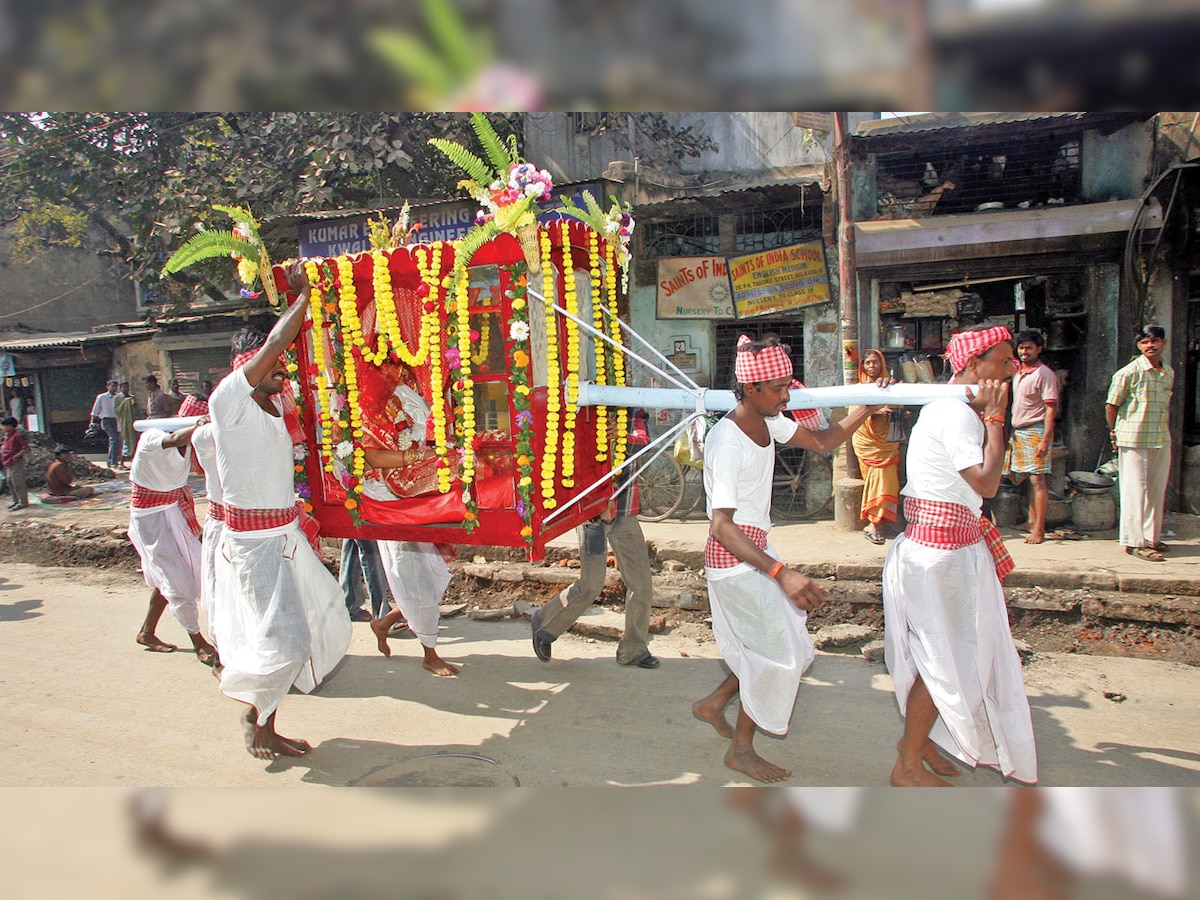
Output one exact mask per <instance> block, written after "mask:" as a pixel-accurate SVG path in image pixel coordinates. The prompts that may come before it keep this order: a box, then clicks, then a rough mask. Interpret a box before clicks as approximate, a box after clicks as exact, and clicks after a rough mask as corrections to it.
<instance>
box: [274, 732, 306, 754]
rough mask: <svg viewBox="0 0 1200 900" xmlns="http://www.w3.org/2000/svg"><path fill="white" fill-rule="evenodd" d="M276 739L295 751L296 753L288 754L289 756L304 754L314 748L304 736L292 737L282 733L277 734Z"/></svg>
mask: <svg viewBox="0 0 1200 900" xmlns="http://www.w3.org/2000/svg"><path fill="white" fill-rule="evenodd" d="M275 740H277V741H279V743H280V744H283V745H286V746H287V747H289V748H291V749H292V750H294V751H295V752H294V753H288V754H286V755H287V756H303V755H304V754H305V753H307V752H308V751H309V750H311V749H312V744H310V743H309V742H308V741H306V740H304V739H303V738H290V737H284V736H283V735H282V734H277V735H275Z"/></svg>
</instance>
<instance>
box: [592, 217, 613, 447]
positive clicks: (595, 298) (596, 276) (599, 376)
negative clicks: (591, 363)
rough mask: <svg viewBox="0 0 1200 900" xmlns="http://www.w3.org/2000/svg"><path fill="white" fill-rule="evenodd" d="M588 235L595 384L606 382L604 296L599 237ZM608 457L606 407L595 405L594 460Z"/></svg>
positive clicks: (594, 233)
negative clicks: (601, 280)
mask: <svg viewBox="0 0 1200 900" xmlns="http://www.w3.org/2000/svg"><path fill="white" fill-rule="evenodd" d="M587 237H588V275H589V277H590V280H591V285H592V290H591V294H590V299H591V301H592V327H593V328H594V329H595V330H596V334H595V335H593V338H592V346H593V347H594V348H595V351H596V384H598V385H602V384H608V363H607V360H608V353H607V349H606V347H605V341H604V333H605V330H606V329H605V327H604V297H603V295H602V294H601V292H600V239H599V238H598V237H597V236H596V232H594V231H593V230H592V229H590V228H589V229H588V230H587ZM607 459H608V407H607V406H597V407H596V462H598V463H602V462H604V461H605V460H607Z"/></svg>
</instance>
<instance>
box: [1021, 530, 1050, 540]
mask: <svg viewBox="0 0 1200 900" xmlns="http://www.w3.org/2000/svg"><path fill="white" fill-rule="evenodd" d="M1045 539H1046V535H1045V534H1044V533H1043V532H1042V531H1041V530H1040V529H1039V530H1037V531H1031V532H1029V537H1027V538H1025V543H1027V544H1040V543H1041V542H1042V541H1044V540H1045Z"/></svg>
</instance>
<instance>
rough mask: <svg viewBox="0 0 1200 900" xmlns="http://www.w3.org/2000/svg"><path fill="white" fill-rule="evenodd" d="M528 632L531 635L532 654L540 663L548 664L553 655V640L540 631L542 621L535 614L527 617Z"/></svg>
mask: <svg viewBox="0 0 1200 900" xmlns="http://www.w3.org/2000/svg"><path fill="white" fill-rule="evenodd" d="M529 626H530V631H531V633H532V635H533V652H534V654H535V655H536V656H537V658H538V659H540V660H541V661H542V662H550V656H551V654H552V653H553V644H554V638H552V637H550V635H548V634H546V632H544V631H542V621H541V619H540V618H539V617H538V614H537V613H536V612H535V613H534V614H533V615H532V616H530V617H529Z"/></svg>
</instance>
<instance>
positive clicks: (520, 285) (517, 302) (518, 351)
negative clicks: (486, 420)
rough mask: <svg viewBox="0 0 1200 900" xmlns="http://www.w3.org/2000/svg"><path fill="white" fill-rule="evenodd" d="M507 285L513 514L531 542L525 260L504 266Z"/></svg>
mask: <svg viewBox="0 0 1200 900" xmlns="http://www.w3.org/2000/svg"><path fill="white" fill-rule="evenodd" d="M506 269H507V272H508V278H509V282H508V283H509V289H508V291H507V292H506V296H507V297H508V298H509V299H510V300H511V301H512V302H511V304H510V306H511V312H510V314H509V328H508V335H509V341H510V344H509V353H508V358H509V370H508V373H509V381H510V382H511V384H512V388H513V393H512V403H513V409H515V410H516V413H517V414H516V418H515V422H514V424H515V425H516V446H515V447H514V451H513V453H514V459H515V461H516V468H517V473H516V476H517V514H518V515H520V517H521V521H522V523H523V526H522V528H521V538H522V539H523V540H524V541H525V543H526V544H528V545H529V546H531V547H532V546H533V502H534V501H533V410H532V409H530V400H529V393H530V382H531V373H530V361H531V360H530V356H529V304H528V301H527V293H528V287H529V276H528V274H527V272H528V270H527V267H526V266H525V263H523V262H518V263H515V264H514V265H512V266H508V267H506Z"/></svg>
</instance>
